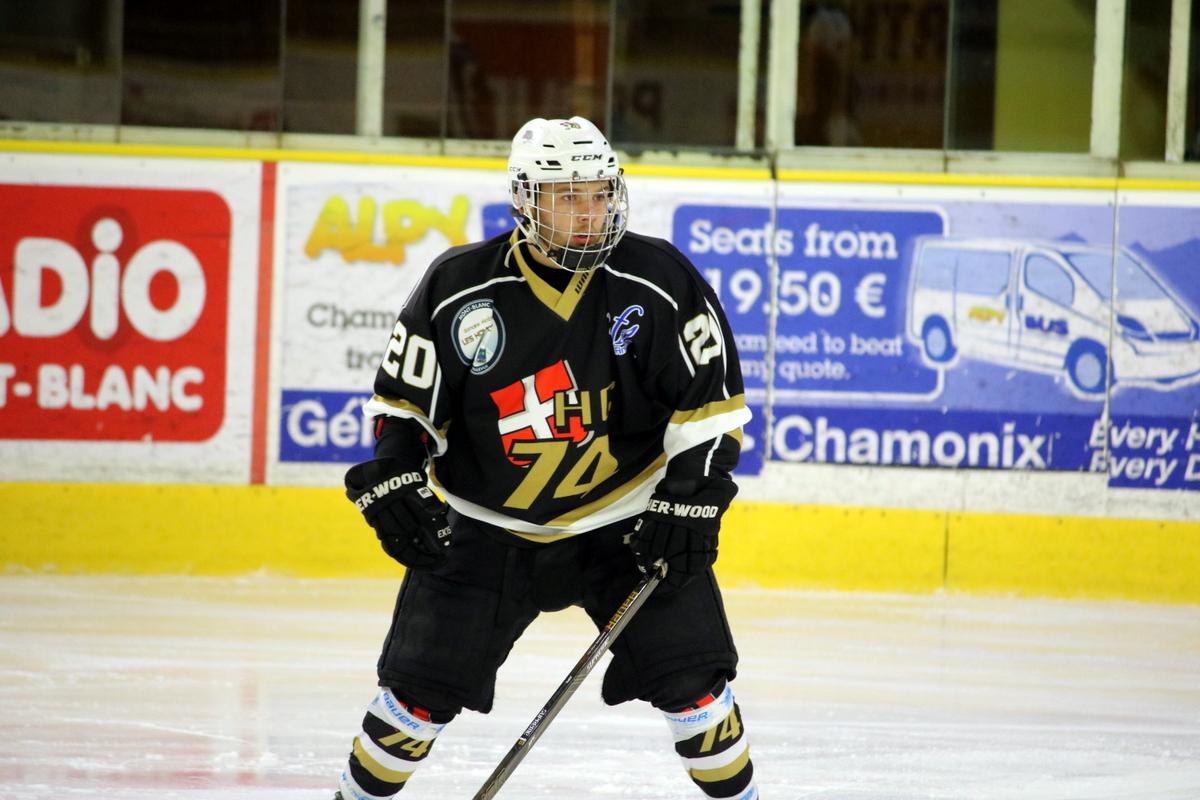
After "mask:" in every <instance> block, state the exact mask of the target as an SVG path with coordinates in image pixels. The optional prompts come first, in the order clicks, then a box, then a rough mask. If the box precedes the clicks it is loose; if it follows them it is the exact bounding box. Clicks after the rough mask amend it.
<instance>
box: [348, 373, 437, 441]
mask: <svg viewBox="0 0 1200 800" xmlns="http://www.w3.org/2000/svg"><path fill="white" fill-rule="evenodd" d="M438 374H439V375H440V374H441V370H438ZM362 410H363V416H365V417H366V418H367V419H372V418H374V417H379V416H385V417H398V418H400V419H411V420H415V421H417V422H418V423H420V425H421V427H422V428H424V429H425V430H426V432H427V433H428V434H429V436H430V438H432V439H433V443H434V445H435V446H436V449H435V450H434V455H437V456H440V455H441V454H442V453H445V452H446V437H444V436H442V435H441V434H440V433H438V429H437V428H435V427H433V423H432V422H430V421H429V418H428V417H426V416H425V415H424V414H417V413H415V412H413V411H406V410H404V409H402V408H396V407H395V406H390V405H388V404H387V403H384V402H382V401H380V400H376V399H374V398H372V399H370V400H368V401H367V402H365V403H363V407H362Z"/></svg>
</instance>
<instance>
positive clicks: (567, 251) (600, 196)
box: [512, 172, 629, 272]
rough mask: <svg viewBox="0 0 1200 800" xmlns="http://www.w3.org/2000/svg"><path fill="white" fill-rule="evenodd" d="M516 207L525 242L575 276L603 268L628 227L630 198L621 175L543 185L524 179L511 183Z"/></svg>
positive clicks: (518, 223)
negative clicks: (577, 273) (578, 273)
mask: <svg viewBox="0 0 1200 800" xmlns="http://www.w3.org/2000/svg"><path fill="white" fill-rule="evenodd" d="M512 203H513V216H514V217H515V218H516V224H517V228H518V229H519V230H520V231H521V233H522V234H523V235H524V237H525V239H526V240H528V241H529V243H530V244H531V245H533V246H534V247H537V248H538V249H539V250H541V251H542V252H543V253H545V254H546V256H547V257H549V259H550V260H551V261H553V262H554V263H555V264H557V265H558V266H559V267H561V268H562V269H565V270H568V271H571V272H587V271H590V270H593V269H595V268H596V267H599V266H601V265H602V264H603V263H604V261H605V259H607V258H608V255H609V254H610V253H611V252H612V251H613V248H614V247H616V246H617V243H618V242H619V241H620V240H621V237H622V236H624V235H625V229H626V227H627V225H628V222H629V197H628V194H627V193H626V189H625V179H624V177H623V176H622V175H621V174H620V172H618V173H617V174H616V175H614V176H611V177H595V178H589V177H585V176H581V175H579V173H574V174H573V175H572V176H571V177H570V178H567V179H559V180H543V181H532V180H529V179H528V177H527V176H526V175H525V174H524V173H521V174H519V175H518V176H517V177H516V179H515V180H513V182H512Z"/></svg>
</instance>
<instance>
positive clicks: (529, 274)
mask: <svg viewBox="0 0 1200 800" xmlns="http://www.w3.org/2000/svg"><path fill="white" fill-rule="evenodd" d="M509 241H510V242H511V243H512V245H513V255H515V256H516V258H517V269H519V270H520V271H521V274H522V275H524V276H525V282H526V283H527V284H528V285H529V288H530V289H531V290H532V291H533V296H534V297H536V298H537V299H538V300H539V301H541V303H542V305H544V306H546V308H548V309H550V310H551V311H553V312H554V313H555V314H557V315H558V316H560V317H562V318H563V319H564V320H567V319H570V318H571V315H572V314H573V313H575V309H576V307H577V306H578V305H579V298H581V297H583V292H584V290H586V289H587V287H588V284H589V283H591V281H592V275H593V274H594V270H587V271H585V272H576V273H574V274H573V275H572V276H571V280H570V282H568V283H567V288H566V289H564V290H563V291H561V292H560V291H558V290H557V289H555V288H554V287H553V286H551V285H550V284H548V283H546V282H545V281H544V280H542V277H541V276H540V275H538V274H537V272H535V271H534V269H533V268H532V267H530V266H529V264H528V263H527V262H526V261H525V255H524V254H523V253H522V252H521V248H520V247H518V246H517V241H518V240H517V231H516V230H514V231H513V235H512V238H511V239H510V240H509ZM531 246H532V245H531Z"/></svg>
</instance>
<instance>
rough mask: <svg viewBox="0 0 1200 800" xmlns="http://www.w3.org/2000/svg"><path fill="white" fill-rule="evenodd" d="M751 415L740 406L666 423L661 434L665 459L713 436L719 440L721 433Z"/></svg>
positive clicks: (733, 428)
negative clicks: (701, 417)
mask: <svg viewBox="0 0 1200 800" xmlns="http://www.w3.org/2000/svg"><path fill="white" fill-rule="evenodd" d="M751 416H752V415H751V413H750V409H748V408H746V407H745V406H742V407H741V408H737V409H734V410H733V411H726V412H725V413H724V414H717V415H715V416H712V417H707V418H705V419H700V420H696V421H694V422H671V423H668V424H667V430H666V432H665V433H664V434H663V450H664V451H666V454H667V459H668V460H670V459H672V458H674V457H675V456H677V455H679V454H680V453H682V452H683V451H684V450H691V449H692V448H693V447H695V446H696V445H700V444H704V443H705V442H709V441H712V439H713V438H717V439H718V440H719V439H720V437H721V436H722V435H724V434H726V433H729V432H730V431H735V430H737V429H738V428H740V427H742V426H743V425H745V424H746V423H747V422H749V421H750V417H751Z"/></svg>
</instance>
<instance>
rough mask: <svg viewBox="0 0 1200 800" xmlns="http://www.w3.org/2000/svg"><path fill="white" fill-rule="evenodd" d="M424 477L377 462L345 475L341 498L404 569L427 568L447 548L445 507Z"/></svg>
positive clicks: (394, 461) (393, 463)
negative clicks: (354, 508) (347, 498)
mask: <svg viewBox="0 0 1200 800" xmlns="http://www.w3.org/2000/svg"><path fill="white" fill-rule="evenodd" d="M425 480H426V476H425V472H424V471H423V470H418V469H410V470H405V469H404V468H403V466H402V465H401V462H399V461H398V460H397V459H393V458H377V459H375V460H374V461H367V462H366V463H363V464H359V465H357V466H355V467H351V468H350V470H349V471H348V472H347V473H346V497H349V498H350V499H351V500H352V501H354V505H356V506H358V509H359V511H362V513H363V516H364V517H366V518H367V523H368V524H369V525H370V526H371V527H372V528H374V529H375V535H376V536H378V537H379V543H380V544H381V545H383V551H384V552H385V553H387V554H388V555H389V556H391V557H392V558H394V559H396V560H397V561H399V562H400V563H401V564H403V565H404V566H406V567H411V568H412V569H429V568H431V567H435V566H437V565H438V564H440V563H442V562H443V561H445V560H446V548H447V547H449V546H450V523H449V521H448V520H447V519H446V511H447V508H448V507H447V505H446V504H445V503H443V502H442V501H441V500H439V499H438V497H437V495H435V494H434V493H433V492H432V491H431V490H430V489H429V487H427V486H426V485H425Z"/></svg>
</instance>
